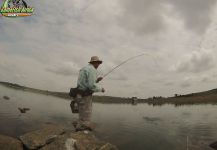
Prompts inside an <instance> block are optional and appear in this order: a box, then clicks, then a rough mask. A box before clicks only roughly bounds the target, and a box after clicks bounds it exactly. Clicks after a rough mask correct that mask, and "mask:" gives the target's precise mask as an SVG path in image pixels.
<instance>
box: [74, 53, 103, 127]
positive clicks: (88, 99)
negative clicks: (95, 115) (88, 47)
mask: <svg viewBox="0 0 217 150" xmlns="http://www.w3.org/2000/svg"><path fill="white" fill-rule="evenodd" d="M100 64H102V60H100V59H99V57H98V56H93V57H91V60H90V62H89V64H88V65H87V66H85V67H83V68H82V69H81V70H80V72H79V76H78V81H77V95H76V98H75V100H76V101H77V102H78V111H79V121H78V124H77V126H76V130H86V129H89V130H92V126H91V114H92V94H93V93H95V92H105V89H104V88H101V87H99V86H98V85H97V83H98V82H100V81H101V80H102V79H103V77H97V68H98V67H99V65H100ZM73 104H74V103H73V101H72V103H71V109H72V111H73Z"/></svg>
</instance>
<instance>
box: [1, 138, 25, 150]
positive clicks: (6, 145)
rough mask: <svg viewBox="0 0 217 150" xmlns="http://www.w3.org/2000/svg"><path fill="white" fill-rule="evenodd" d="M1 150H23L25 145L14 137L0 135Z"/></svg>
mask: <svg viewBox="0 0 217 150" xmlns="http://www.w3.org/2000/svg"><path fill="white" fill-rule="evenodd" d="M0 149H1V150H23V144H22V143H21V142H20V141H19V140H17V139H15V138H12V137H8V136H5V135H0Z"/></svg>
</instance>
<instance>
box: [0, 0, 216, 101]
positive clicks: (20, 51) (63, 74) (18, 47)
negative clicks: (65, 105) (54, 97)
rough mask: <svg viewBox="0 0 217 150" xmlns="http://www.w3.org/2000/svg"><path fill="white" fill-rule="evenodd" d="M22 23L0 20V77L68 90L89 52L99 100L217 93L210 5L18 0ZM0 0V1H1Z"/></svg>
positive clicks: (199, 0)
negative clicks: (28, 9)
mask: <svg viewBox="0 0 217 150" xmlns="http://www.w3.org/2000/svg"><path fill="white" fill-rule="evenodd" d="M26 2H27V3H28V4H29V5H31V6H33V7H34V8H35V13H34V15H33V16H31V17H27V18H15V19H14V18H6V17H0V80H1V81H9V82H14V83H18V84H21V85H26V86H30V87H34V88H40V89H44V90H53V91H68V90H69V88H70V87H75V86H76V81H77V76H78V72H79V69H80V68H81V67H83V66H85V65H87V64H88V61H89V60H90V57H91V56H92V55H98V56H99V57H100V58H101V59H102V60H103V61H104V62H103V65H101V66H100V68H99V73H100V74H101V75H103V74H105V73H106V72H108V71H109V70H110V69H111V68H112V67H115V66H116V65H118V64H119V63H121V62H122V61H124V60H126V59H128V58H129V57H132V56H135V55H139V54H141V53H145V54H146V55H145V56H142V57H139V58H137V59H135V60H133V61H130V62H128V63H126V64H125V65H123V66H122V67H120V68H119V69H117V70H115V71H114V72H113V73H112V74H110V75H109V76H107V77H106V78H105V79H104V81H103V82H101V84H100V86H103V87H104V88H105V89H106V93H105V94H104V95H111V96H121V97H132V96H138V97H142V98H147V97H150V96H172V95H174V94H175V93H177V94H185V93H192V92H198V91H204V90H210V89H213V88H217V84H216V81H217V70H216V64H217V59H216V56H217V43H216V40H217V4H216V2H217V1H216V0H64V1H63V0H55V1H53V0H46V1H36V0H26ZM1 3H2V0H1Z"/></svg>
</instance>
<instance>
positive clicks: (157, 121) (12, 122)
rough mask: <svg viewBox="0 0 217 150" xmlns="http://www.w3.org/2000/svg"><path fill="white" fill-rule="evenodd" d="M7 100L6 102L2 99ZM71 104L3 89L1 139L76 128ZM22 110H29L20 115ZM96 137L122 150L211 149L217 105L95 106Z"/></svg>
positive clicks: (0, 90) (0, 93)
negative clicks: (50, 126) (46, 127)
mask: <svg viewBox="0 0 217 150" xmlns="http://www.w3.org/2000/svg"><path fill="white" fill-rule="evenodd" d="M5 95H6V96H9V97H10V100H5V99H3V98H2V97H3V96H5ZM69 105H70V101H66V100H63V99H60V98H56V97H52V96H46V95H40V94H34V93H29V92H25V91H19V90H13V89H8V88H5V87H1V86H0V134H5V135H10V136H14V137H17V136H19V135H21V134H23V133H26V132H28V131H32V130H35V129H38V128H40V127H41V126H42V125H43V124H45V123H48V122H52V123H56V124H61V125H63V126H65V127H69V128H70V127H72V125H71V122H72V120H73V119H74V118H77V115H72V113H71V109H70V107H69ZM18 107H21V108H22V107H27V108H30V109H31V110H30V111H28V112H27V113H25V114H21V113H20V112H19V110H18ZM93 122H95V123H96V130H95V134H96V135H97V136H98V137H99V138H100V139H102V140H105V141H109V142H111V143H113V144H115V145H117V146H118V148H119V149H121V150H134V149H136V150H186V149H187V148H186V142H187V136H188V139H189V141H188V145H189V147H188V149H189V150H211V148H209V147H208V145H209V144H210V143H212V142H214V141H216V140H217V132H216V131H217V105H188V106H180V107H175V106H173V105H163V106H155V107H153V106H151V105H147V104H139V105H136V106H133V105H129V104H100V103H94V104H93Z"/></svg>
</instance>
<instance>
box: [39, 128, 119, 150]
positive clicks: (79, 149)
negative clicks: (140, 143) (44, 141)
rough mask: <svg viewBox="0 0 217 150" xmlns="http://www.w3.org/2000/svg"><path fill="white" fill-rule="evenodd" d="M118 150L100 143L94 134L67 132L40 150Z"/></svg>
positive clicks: (107, 144)
mask: <svg viewBox="0 0 217 150" xmlns="http://www.w3.org/2000/svg"><path fill="white" fill-rule="evenodd" d="M60 149H61V150H96V149H98V150H117V148H116V147H115V146H114V145H111V144H109V143H105V142H102V141H99V140H98V139H97V138H96V137H95V136H94V135H93V133H92V132H89V131H82V132H75V133H72V132H67V133H65V134H63V135H61V136H59V137H58V138H56V139H55V141H54V142H52V143H50V144H48V145H46V146H44V147H43V148H41V149H40V150H60Z"/></svg>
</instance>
